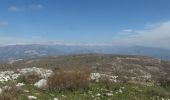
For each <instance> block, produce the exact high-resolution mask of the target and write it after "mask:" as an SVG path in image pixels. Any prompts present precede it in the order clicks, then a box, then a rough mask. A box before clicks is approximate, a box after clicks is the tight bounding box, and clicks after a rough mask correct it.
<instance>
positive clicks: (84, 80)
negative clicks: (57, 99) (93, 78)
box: [47, 69, 90, 90]
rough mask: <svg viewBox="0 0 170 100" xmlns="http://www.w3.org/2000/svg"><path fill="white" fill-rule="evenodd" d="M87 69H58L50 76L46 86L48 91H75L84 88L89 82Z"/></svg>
mask: <svg viewBox="0 0 170 100" xmlns="http://www.w3.org/2000/svg"><path fill="white" fill-rule="evenodd" d="M89 77H90V73H89V71H88V70H87V69H84V70H83V69H60V70H58V71H56V72H55V73H54V74H53V75H51V76H50V77H49V78H48V80H47V84H48V86H49V89H50V90H75V89H83V88H86V87H87V86H88V84H89V82H90V80H89Z"/></svg>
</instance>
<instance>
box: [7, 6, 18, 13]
mask: <svg viewBox="0 0 170 100" xmlns="http://www.w3.org/2000/svg"><path fill="white" fill-rule="evenodd" d="M8 10H10V11H14V12H16V11H19V10H20V8H18V7H16V6H10V7H9V8H8Z"/></svg>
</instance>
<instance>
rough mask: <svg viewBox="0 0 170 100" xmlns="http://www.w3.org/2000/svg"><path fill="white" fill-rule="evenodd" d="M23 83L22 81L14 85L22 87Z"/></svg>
mask: <svg viewBox="0 0 170 100" xmlns="http://www.w3.org/2000/svg"><path fill="white" fill-rule="evenodd" d="M24 85H25V84H24V83H18V84H17V85H16V87H22V86H24Z"/></svg>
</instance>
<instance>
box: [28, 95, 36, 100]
mask: <svg viewBox="0 0 170 100" xmlns="http://www.w3.org/2000/svg"><path fill="white" fill-rule="evenodd" d="M28 99H29V100H36V99H37V97H35V96H28Z"/></svg>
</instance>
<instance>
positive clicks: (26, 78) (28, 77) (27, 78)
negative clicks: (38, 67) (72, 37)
mask: <svg viewBox="0 0 170 100" xmlns="http://www.w3.org/2000/svg"><path fill="white" fill-rule="evenodd" d="M40 79H41V78H40V75H38V74H37V73H35V72H29V73H26V74H23V75H21V76H20V77H19V78H18V80H19V81H20V82H24V83H29V84H34V83H35V82H37V81H38V80H40Z"/></svg>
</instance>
